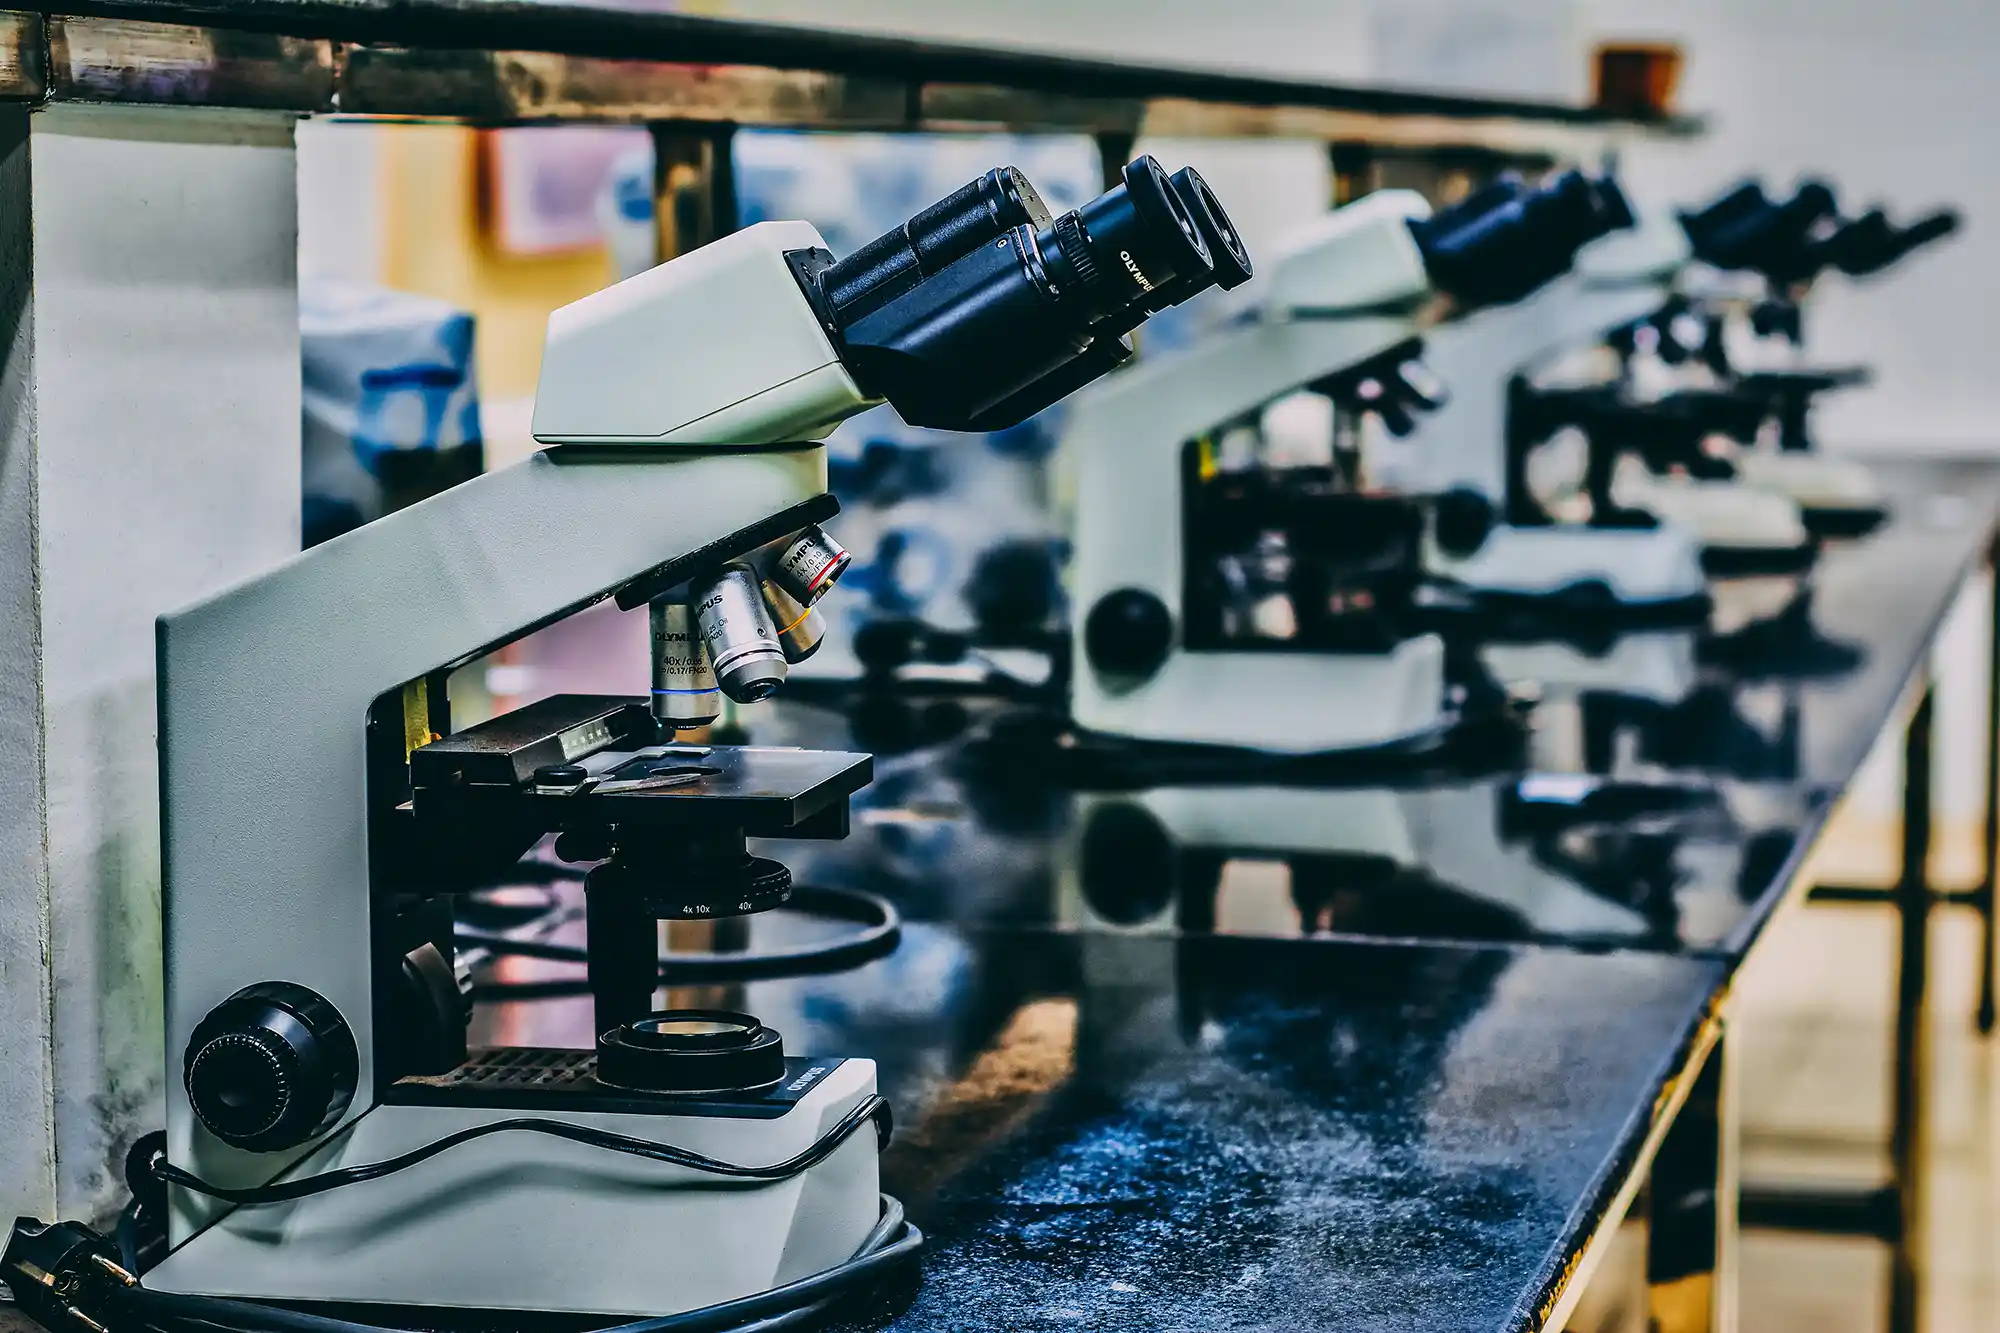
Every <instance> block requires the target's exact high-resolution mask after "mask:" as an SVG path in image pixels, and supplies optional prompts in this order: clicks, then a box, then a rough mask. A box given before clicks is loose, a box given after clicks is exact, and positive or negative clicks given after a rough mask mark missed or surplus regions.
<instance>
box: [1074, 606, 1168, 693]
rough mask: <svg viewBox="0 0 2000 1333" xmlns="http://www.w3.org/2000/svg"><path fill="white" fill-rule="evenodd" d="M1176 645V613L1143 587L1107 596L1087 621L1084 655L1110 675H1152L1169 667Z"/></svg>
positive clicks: (1084, 623) (1094, 665) (1084, 628)
mask: <svg viewBox="0 0 2000 1333" xmlns="http://www.w3.org/2000/svg"><path fill="white" fill-rule="evenodd" d="M1173 643H1174V617H1173V613H1172V612H1171V611H1169V610H1167V604H1166V603H1165V602H1162V601H1161V600H1160V599H1159V598H1158V597H1156V596H1155V595H1153V594H1152V593H1150V592H1147V591H1146V590H1145V589H1143V588H1118V589H1114V590H1113V591H1111V592H1108V593H1106V594H1104V596H1103V597H1101V598H1099V599H1098V601H1097V605H1095V606H1093V607H1091V608H1090V614H1089V615H1088V616H1086V617H1085V618H1084V622H1083V652H1084V656H1085V657H1087V658H1089V659H1090V665H1091V666H1092V667H1094V668H1096V669H1097V670H1098V671H1101V672H1103V673H1104V674H1106V675H1115V676H1136V677H1139V678H1141V679H1144V678H1145V677H1148V676H1151V675H1152V674H1153V673H1154V672H1156V671H1158V670H1159V669H1160V668H1161V667H1162V666H1163V665H1165V664H1166V660H1167V653H1168V652H1169V651H1170V650H1171V649H1172V648H1173Z"/></svg>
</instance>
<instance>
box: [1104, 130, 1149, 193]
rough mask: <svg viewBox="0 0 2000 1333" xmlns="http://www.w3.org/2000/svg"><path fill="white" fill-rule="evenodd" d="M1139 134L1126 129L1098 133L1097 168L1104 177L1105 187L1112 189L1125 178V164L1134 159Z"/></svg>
mask: <svg viewBox="0 0 2000 1333" xmlns="http://www.w3.org/2000/svg"><path fill="white" fill-rule="evenodd" d="M1138 144H1139V139H1138V136H1137V135H1135V134H1132V133H1129V132H1128V131H1125V130H1103V131H1100V132H1099V133H1098V135H1097V170H1098V175H1099V176H1101V177H1102V178H1103V181H1104V188H1105V189H1107V190H1108V189H1110V188H1112V187H1113V186H1115V185H1117V184H1119V183H1120V182H1121V181H1123V180H1124V179H1125V164H1126V163H1127V162H1130V161H1131V160H1132V152H1133V150H1134V149H1135V148H1137V147H1138Z"/></svg>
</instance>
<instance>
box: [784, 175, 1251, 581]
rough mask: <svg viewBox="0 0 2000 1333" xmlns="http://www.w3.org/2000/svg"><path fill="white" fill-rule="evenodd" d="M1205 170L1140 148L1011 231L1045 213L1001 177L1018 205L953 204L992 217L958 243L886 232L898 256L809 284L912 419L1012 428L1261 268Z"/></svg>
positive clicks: (871, 390) (878, 382)
mask: <svg viewBox="0 0 2000 1333" xmlns="http://www.w3.org/2000/svg"><path fill="white" fill-rule="evenodd" d="M989 179H990V178H989ZM1191 179H1192V181H1193V184H1191V185H1189V186H1188V188H1187V189H1185V190H1184V189H1183V188H1181V187H1179V186H1176V184H1175V182H1174V181H1173V180H1171V179H1169V178H1168V176H1167V174H1166V172H1165V171H1164V170H1163V169H1162V168H1161V166H1160V164H1159V163H1158V162H1157V161H1155V160H1154V159H1153V158H1151V157H1141V158H1138V159H1137V160H1135V161H1134V162H1132V163H1131V164H1129V165H1128V166H1127V167H1126V168H1125V169H1124V173H1123V179H1121V181H1120V182H1119V184H1117V185H1116V186H1114V187H1113V188H1111V189H1109V190H1107V191H1105V192H1104V193H1103V194H1102V195H1100V196H1098V197H1097V198H1096V199H1093V200H1091V201H1090V202H1089V203H1088V204H1085V205H1084V206H1083V207H1082V208H1080V209H1077V210H1076V211H1074V212H1071V213H1065V214H1063V215H1062V216H1061V217H1059V218H1056V219H1054V220H1053V221H1050V222H1047V223H1046V225H1038V224H1037V223H1036V222H1022V223H1019V224H1017V225H1015V226H1012V227H1009V228H1005V229H1003V230H1001V231H999V232H994V231H993V230H992V227H993V225H994V223H995V222H996V221H997V220H998V219H1000V218H1002V217H1006V216H1017V215H1019V214H1021V213H1023V212H1032V211H1033V210H1032V209H1028V208H1026V207H1025V206H1019V201H1021V200H1023V199H1025V197H1026V196H1025V195H1024V194H1023V193H1022V191H1023V190H1024V189H1025V185H1023V186H1022V187H1021V189H1013V188H1012V187H1009V186H1007V185H1006V184H1005V183H1004V182H1002V183H998V184H992V185H991V186H990V188H988V189H987V190H986V192H985V193H984V194H977V192H975V194H977V198H978V199H985V200H987V201H988V202H989V203H990V201H991V199H992V198H994V197H996V196H997V197H1000V198H1002V199H1003V200H1008V199H1011V200H1014V201H1016V203H1015V204H1004V203H1003V204H1002V205H994V206H982V207H979V208H974V207H972V206H971V204H968V203H967V202H966V200H965V199H961V200H960V202H959V203H958V204H956V205H954V206H953V208H954V209H955V210H956V212H955V213H954V214H953V216H955V217H960V218H963V217H965V216H972V215H976V216H977V218H978V219H979V220H978V221H977V223H976V224H975V223H965V224H964V226H963V227H962V228H960V227H944V228H942V229H941V230H940V231H939V233H938V234H939V235H940V236H945V237H950V238H952V239H951V240H950V242H949V243H945V242H943V241H940V242H938V243H937V244H935V245H932V244H930V243H929V242H921V243H920V242H919V241H913V240H911V239H910V236H909V235H908V234H905V233H899V235H901V236H902V241H901V242H897V243H888V244H887V249H886V250H884V251H883V253H884V254H889V258H888V259H886V260H884V261H883V264H884V265H886V266H877V267H876V268H875V269H873V270H871V271H872V272H873V276H872V277H867V278H862V277H860V276H859V275H858V274H857V273H855V272H850V271H849V267H850V266H854V264H855V260H860V259H862V258H863V256H860V255H857V256H855V257H854V260H850V261H843V263H837V264H830V265H829V266H827V267H825V268H823V269H820V270H818V271H817V275H816V276H813V275H811V274H808V275H806V276H805V277H804V278H803V279H802V280H804V281H806V282H808V283H809V284H813V285H814V290H815V292H816V296H817V304H818V305H819V306H820V307H821V309H822V312H823V313H825V314H826V315H827V316H828V319H829V322H830V323H831V324H832V325H833V330H834V333H835V338H836V344H837V346H838V347H839V349H840V353H841V360H842V362H843V363H844V364H845V366H846V368H847V370H848V372H849V373H850V374H851V375H853V377H854V379H855V382H856V383H857V384H859V385H860V386H861V387H862V389H863V390H864V391H865V392H866V393H868V394H869V395H870V396H873V397H877V398H883V399H887V400H888V402H889V403H890V405H891V406H893V407H894V408H895V409H896V411H897V412H898V413H899V414H900V415H901V416H902V418H903V419H904V420H905V421H907V422H909V423H910V424H911V425H913V426H932V427H938V428H941V429H946V430H969V429H975V428H976V429H982V430H984V429H996V428H999V427H1003V426H1008V425H1013V424H1015V423H1016V422H1017V421H1019V420H1022V419H1024V417H1012V419H1002V418H1003V417H1004V416H1011V413H1012V409H1011V408H1009V407H1007V406H1006V405H1009V404H1020V405H1023V407H1024V408H1025V407H1026V406H1027V405H1031V404H1036V403H1039V402H1041V400H1042V394H1043V392H1044V391H1055V390H1056V388H1057V386H1061V385H1067V384H1072V383H1073V378H1072V376H1071V375H1070V374H1069V370H1070V368H1071V367H1073V366H1074V365H1075V364H1076V363H1077V362H1078V361H1082V360H1088V362H1089V363H1090V364H1091V365H1093V366H1096V367H1098V368H1100V369H1101V368H1102V367H1104V366H1105V365H1106V364H1108V362H1109V360H1112V359H1115V358H1110V359H1107V358H1106V357H1103V356H1100V355H1094V354H1093V349H1094V348H1095V347H1096V344H1097V343H1098V342H1099V341H1101V340H1103V339H1106V338H1110V339H1115V338H1116V337H1117V336H1118V335H1119V334H1121V333H1123V332H1125V331H1126V330H1128V329H1131V328H1133V327H1136V326H1137V325H1138V324H1139V323H1141V322H1143V321H1144V319H1145V318H1146V316H1147V315H1149V314H1151V313H1153V312H1154V311H1156V310H1159V309H1161V308H1163V307H1164V306H1166V305H1169V304H1173V303H1175V302H1178V301H1181V300H1185V299H1187V298H1188V297H1189V296H1192V295H1194V294H1195V293H1196V292H1199V291H1202V290H1205V289H1206V288H1208V287H1212V286H1215V285H1217V283H1218V282H1219V281H1224V280H1225V279H1226V280H1228V281H1230V282H1232V283H1233V282H1235V281H1240V280H1241V277H1247V276H1248V257H1247V255H1244V254H1242V253H1241V251H1242V243H1241V240H1240V239H1239V238H1237V237H1236V234H1235V229H1234V228H1233V227H1231V226H1229V224H1228V218H1227V215H1226V214H1224V213H1223V212H1222V210H1221V206H1220V204H1219V203H1218V202H1217V201H1216V200H1215V199H1214V196H1213V193H1212V192H1211V191H1208V190H1207V187H1206V185H1205V184H1202V183H1201V182H1200V178H1199V177H1198V176H1195V177H1192V178H1191ZM968 198H971V196H968ZM975 202H976V200H975ZM948 211H949V210H948ZM1204 214H1206V216H1204ZM912 225H913V226H914V225H915V224H914V223H913V224H912ZM917 230H919V231H922V230H923V229H922V228H918V229H917ZM907 231H908V229H906V233H907ZM926 234H928V233H926ZM981 234H984V235H986V236H988V237H989V238H990V239H989V240H988V241H987V242H985V243H980V244H977V245H976V247H975V248H973V249H971V250H969V251H967V252H965V253H963V254H961V255H960V256H959V257H958V258H956V259H954V260H952V261H951V262H950V263H948V264H946V265H944V266H943V267H942V268H938V269H936V270H935V271H932V269H931V258H930V256H931V255H933V254H936V255H942V254H948V253H951V252H952V251H953V250H955V249H957V248H958V247H959V246H960V245H962V243H963V238H964V237H967V236H976V235H981ZM1210 235H1216V236H1221V237H1224V238H1225V239H1227V240H1228V241H1229V242H1230V243H1231V245H1233V247H1234V251H1235V253H1234V254H1233V255H1232V256H1231V257H1230V258H1229V260H1228V262H1227V263H1226V264H1225V265H1224V268H1225V270H1226V272H1220V273H1219V272H1218V265H1217V261H1216V259H1215V257H1214V254H1213V252H1211V250H1210V248H1209V239H1208V238H1209V236H1210ZM899 244H900V245H901V246H902V248H903V249H904V250H906V251H907V253H906V254H903V255H902V257H901V258H897V257H896V256H895V254H893V253H890V252H894V251H896V250H897V246H898V245H899ZM873 245H874V243H871V246H873ZM926 247H928V250H926ZM920 251H925V253H920ZM871 254H873V251H872V250H871ZM1239 261H1240V262H1239ZM870 262H871V263H872V262H873V261H872V260H871V261H870ZM1239 269H1240V271H1241V276H1238V271H1239ZM913 274H914V275H918V276H915V277H912V276H911V275H913ZM1043 405H1045V404H1043ZM974 422H977V423H979V425H978V426H977V427H975V426H974V425H973V424H972V423H974ZM779 582H780V586H781V587H782V586H784V583H783V581H782V580H780V581H779ZM786 591H788V592H791V593H792V594H793V595H794V596H797V595H798V590H797V589H795V588H787V589H786ZM800 600H801V601H803V602H805V603H806V604H807V605H810V604H811V603H810V601H809V600H808V599H805V598H801V599H800Z"/></svg>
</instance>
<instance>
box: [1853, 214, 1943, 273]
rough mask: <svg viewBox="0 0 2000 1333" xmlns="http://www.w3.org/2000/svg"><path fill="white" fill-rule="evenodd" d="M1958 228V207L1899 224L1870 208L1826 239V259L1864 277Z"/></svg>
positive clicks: (1879, 270) (1877, 271)
mask: <svg viewBox="0 0 2000 1333" xmlns="http://www.w3.org/2000/svg"><path fill="white" fill-rule="evenodd" d="M1958 227H1959V216H1958V212H1957V210H1956V209H1950V208H1940V209H1935V210H1933V211H1932V212H1929V213H1926V214H1924V215H1923V216H1922V217H1920V218H1918V219H1917V220H1916V221H1915V222H1912V223H1910V224H1909V225H1908V226H1906V227H1899V226H1897V225H1896V224H1895V223H1893V222H1891V221H1889V216H1888V214H1887V213H1885V212H1883V211H1882V210H1881V209H1879V208H1871V209H1869V210H1868V211H1867V212H1866V213H1863V214H1862V215H1861V216H1860V217H1858V218H1855V219H1854V220H1853V221H1852V222H1848V223H1845V224H1843V225H1842V226H1841V227H1840V228H1839V229H1838V230H1836V231H1835V232H1834V233H1833V235H1832V236H1830V237H1828V238H1827V242H1826V253H1827V258H1828V261H1829V262H1830V263H1832V265H1833V266H1834V267H1835V268H1837V269H1839V270H1840V271H1841V272H1842V273H1845V274H1847V275H1848V276H1850V277H1857V278H1858V277H1865V276H1867V275H1868V274H1870V273H1879V272H1881V271H1882V270H1883V269H1885V268H1887V267H1889V266H1890V265H1891V264H1893V263H1895V262H1896V261H1897V260H1899V259H1901V258H1903V256H1905V255H1907V254H1909V253H1910V252H1911V251H1912V250H1916V249H1918V248H1920V247H1922V246H1926V245H1929V244H1930V243H1931V242H1933V241H1940V240H1943V239H1944V238H1945V237H1947V236H1949V235H1951V234H1952V233H1953V232H1955V231H1957V230H1958Z"/></svg>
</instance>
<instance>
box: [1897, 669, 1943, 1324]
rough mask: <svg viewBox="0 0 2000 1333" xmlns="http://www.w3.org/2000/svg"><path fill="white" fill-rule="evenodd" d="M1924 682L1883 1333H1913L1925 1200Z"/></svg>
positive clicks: (1927, 731) (1903, 892) (1909, 760)
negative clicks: (1894, 1216) (1886, 1323)
mask: <svg viewBox="0 0 2000 1333" xmlns="http://www.w3.org/2000/svg"><path fill="white" fill-rule="evenodd" d="M1933 698H1934V691H1933V688H1932V686H1931V684H1930V682H1929V681H1926V682H1925V684H1924V687H1923V696H1922V698H1920V699H1919V700H1918V702H1917V710H1916V712H1915V713H1913V714H1912V715H1911V717H1910V722H1909V727H1908V729H1907V730H1906V731H1905V732H1904V734H1903V847H1902V862H1901V869H1900V871H1899V873H1898V875H1897V879H1896V890H1897V903H1896V914H1897V920H1898V923H1899V925H1900V940H1901V948H1900V950H1899V954H1898V959H1897V969H1896V1045H1895V1056H1894V1071H1893V1080H1894V1081H1893V1083H1892V1085H1891V1086H1892V1092H1891V1097H1892V1100H1891V1107H1892V1112H1891V1118H1890V1131H1889V1160H1890V1164H1891V1170H1892V1176H1891V1180H1892V1183H1893V1185H1894V1187H1895V1191H1896V1214H1897V1222H1898V1225H1897V1228H1896V1237H1895V1240H1894V1242H1893V1244H1892V1246H1891V1249H1890V1279H1889V1329H1890V1333H1915V1330H1916V1329H1917V1328H1918V1326H1919V1314H1918V1304H1919V1298H1920V1295H1921V1291H1920V1287H1921V1276H1922V1268H1923V1258H1924V1230H1925V1228H1924V1206H1925V1200H1926V1189H1925V1185H1926V1181H1927V1177H1928V1175H1929V1168H1930V1135H1929V1127H1928V1125H1927V1123H1926V1103H1927V1102H1928V1100H1929V1097H1928V1093H1929V1090H1930V1061H1929V1047H1928V1042H1927V1040H1926V1036H1927V1032H1926V1028H1927V1017H1928V1013H1927V1010H1928V995H1927V990H1928V986H1929V980H1930V924H1931V886H1930V877H1929V861H1930V848H1931V710H1932V702H1933Z"/></svg>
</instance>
